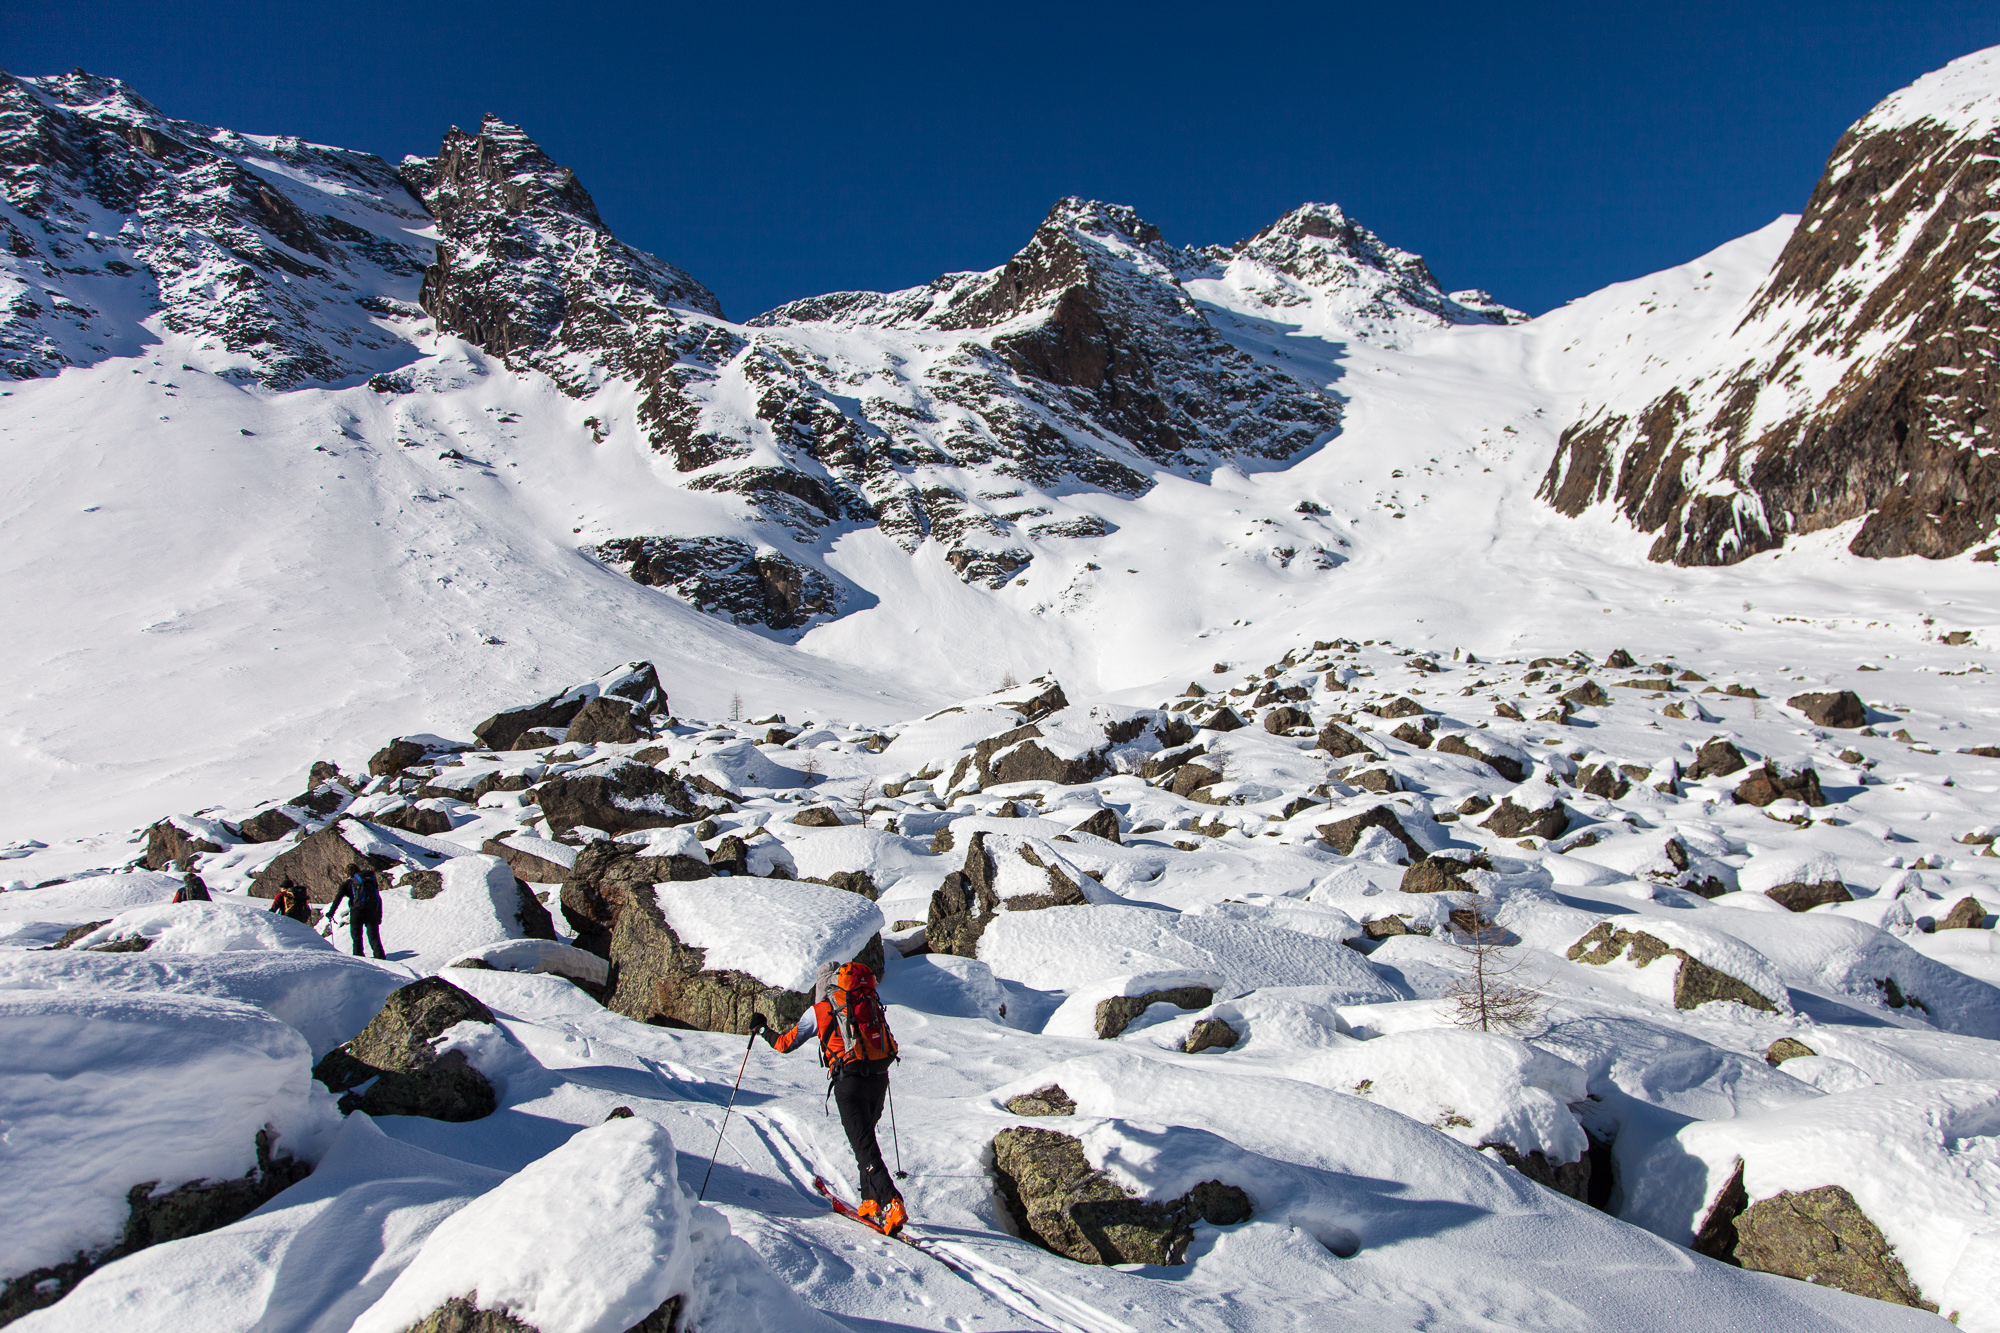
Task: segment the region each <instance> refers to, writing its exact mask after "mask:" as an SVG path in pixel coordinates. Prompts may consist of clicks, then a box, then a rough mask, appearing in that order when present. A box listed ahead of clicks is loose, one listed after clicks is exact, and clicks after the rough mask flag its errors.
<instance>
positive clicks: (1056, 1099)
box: [1006, 1083, 1076, 1116]
mask: <svg viewBox="0 0 2000 1333" xmlns="http://www.w3.org/2000/svg"><path fill="white" fill-rule="evenodd" d="M1006 1106H1007V1109H1008V1110H1009V1111H1010V1112H1012V1113H1013V1114H1015V1115H1034V1116H1048V1115H1075V1114H1076V1099H1075V1098H1073V1097H1071V1096H1070V1095H1069V1094H1068V1093H1067V1092H1064V1091H1063V1090H1062V1085H1061V1084H1059V1083H1051V1084H1049V1085H1048V1086H1047V1087H1042V1088H1036V1089H1035V1090H1034V1091H1033V1092H1024V1093H1021V1094H1020V1095H1019V1096H1016V1097H1009V1098H1008V1099H1007V1102H1006Z"/></svg>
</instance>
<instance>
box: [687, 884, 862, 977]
mask: <svg viewBox="0 0 2000 1333" xmlns="http://www.w3.org/2000/svg"><path fill="white" fill-rule="evenodd" d="M653 893H654V898H655V901H657V902H658V903H659V906H660V913H661V915H662V916H664V917H665V918H666V921H667V924H668V925H669V926H671V927H672V928H673V932H674V934H675V935H676V936H678V937H679V939H680V941H681V943H682V944H685V945H687V946H689V947H690V948H695V949H702V950H705V951H706V952H707V958H706V961H705V964H704V966H705V968H706V970H708V971H711V972H719V971H723V970H725V969H727V970H731V971H737V972H743V973H747V974H748V975H750V976H752V977H755V978H756V979H757V980H758V981H761V982H763V983H764V984H765V985H767V986H776V987H780V988H782V989H784V990H791V991H807V992H810V991H811V990H812V986H813V974H814V973H815V972H817V971H818V970H819V965H820V964H821V963H829V962H839V963H844V962H846V961H847V960H848V959H850V958H852V957H854V956H855V955H856V954H858V953H860V952H861V950H862V949H863V948H865V947H866V946H867V944H868V942H869V941H870V940H871V939H873V938H874V937H875V935H876V934H877V933H878V932H879V931H880V930H881V929H882V926H883V921H882V913H881V910H880V909H878V908H877V907H876V906H875V904H874V903H871V902H869V901H868V900H867V899H866V898H863V897H861V896H860V895H858V894H853V893H848V892H846V891H845V890H842V889H836V888H831V887H829V886H827V885H825V884H812V883H807V882H803V881H794V880H783V879H756V878H752V877H750V876H744V875H739V876H737V877H735V878H733V879H723V880H692V881H688V882H683V883H672V884H656V885H654V886H653Z"/></svg>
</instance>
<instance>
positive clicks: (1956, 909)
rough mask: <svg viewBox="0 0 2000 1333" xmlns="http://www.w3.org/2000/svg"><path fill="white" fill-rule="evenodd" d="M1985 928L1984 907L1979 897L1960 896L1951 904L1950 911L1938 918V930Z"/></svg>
mask: <svg viewBox="0 0 2000 1333" xmlns="http://www.w3.org/2000/svg"><path fill="white" fill-rule="evenodd" d="M1985 928H1986V907H1985V905H1984V904H1982V903H1981V902H1980V901H1979V899H1977V898H1973V897H1970V896H1967V897H1964V898H1960V899H1959V900H1958V901H1957V902H1956V903H1954V904H1953V905H1952V909H1951V911H1949V912H1947V913H1945V914H1944V915H1943V916H1941V917H1939V918H1938V923H1937V929H1939V930H1983V929H1985Z"/></svg>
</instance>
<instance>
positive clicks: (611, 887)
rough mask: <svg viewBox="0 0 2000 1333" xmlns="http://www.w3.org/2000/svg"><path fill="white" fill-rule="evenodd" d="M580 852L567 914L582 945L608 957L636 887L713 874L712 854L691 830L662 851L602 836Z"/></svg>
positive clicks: (568, 886)
mask: <svg viewBox="0 0 2000 1333" xmlns="http://www.w3.org/2000/svg"><path fill="white" fill-rule="evenodd" d="M675 832H684V830H675ZM575 857H576V859H575V860H574V862H572V864H571V865H570V867H569V869H568V870H567V872H565V874H564V875H563V880H562V898H561V903H562V913H563V919H564V920H565V921H567V922H568V923H569V928H570V929H571V930H572V931H573V932H575V934H576V942H577V945H578V946H579V947H580V948H584V949H588V950H590V951H591V952H593V953H597V954H601V955H603V956H604V957H607V958H608V957H610V956H611V955H610V949H611V932H612V929H613V927H614V926H616V924H617V921H618V916H619V914H620V913H621V912H623V911H624V910H625V909H626V907H627V906H629V905H630V903H631V902H632V900H633V899H632V894H633V893H634V892H639V891H643V890H645V889H646V888H647V887H648V886H650V885H653V884H659V883H665V882H668V881H673V880H690V879H707V878H708V877H709V863H708V859H707V857H706V856H704V855H702V851H701V844H700V843H699V842H695V841H694V838H693V835H692V834H687V836H686V839H685V841H682V842H676V843H673V844H667V845H663V846H662V847H661V851H660V854H659V855H657V856H656V855H653V854H652V849H651V847H650V846H642V845H639V844H636V843H629V842H620V841H615V840H614V841H603V840H599V841H596V842H592V843H591V844H590V845H588V846H587V847H585V848H584V849H583V850H582V851H580V852H577V853H576V854H575Z"/></svg>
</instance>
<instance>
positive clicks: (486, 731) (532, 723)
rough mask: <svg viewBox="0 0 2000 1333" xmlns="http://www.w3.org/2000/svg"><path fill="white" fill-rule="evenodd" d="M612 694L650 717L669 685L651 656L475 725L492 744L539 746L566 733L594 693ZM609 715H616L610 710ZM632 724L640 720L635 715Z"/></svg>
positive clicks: (477, 735)
mask: <svg viewBox="0 0 2000 1333" xmlns="http://www.w3.org/2000/svg"><path fill="white" fill-rule="evenodd" d="M599 697H609V698H612V699H616V700H619V701H620V702H621V703H624V704H626V705H629V706H630V707H629V709H628V717H629V716H630V715H632V714H636V715H637V716H638V717H641V718H650V717H651V716H652V715H653V714H654V713H656V712H660V711H663V710H664V709H665V707H666V704H667V696H666V691H664V690H662V689H661V688H660V678H659V675H658V674H657V673H656V672H655V671H654V670H653V664H652V663H651V662H629V663H627V664H626V665H624V666H622V667H619V668H617V669H616V670H613V671H608V672H606V673H605V674H604V675H602V676H599V677H598V678H597V679H596V680H592V681H586V682H585V683H583V684H581V685H576V686H572V687H571V688H569V689H567V690H564V691H563V692H562V693H561V694H556V695H551V696H550V697H549V698H546V699H543V700H540V701H539V702H537V703H532V704H527V705H525V706H523V707H520V708H512V709H508V710H506V711H503V712H499V713H495V714H494V715H493V716H492V717H489V718H487V719H486V720H485V721H484V722H481V723H480V724H479V725H478V726H476V727H474V728H473V729H472V735H473V738H474V739H475V740H477V741H478V742H479V744H480V747H481V748H483V749H487V750H537V749H541V748H543V747H544V746H548V745H552V744H554V743H556V742H557V741H560V740H562V739H564V733H565V732H566V731H567V730H568V728H569V726H570V724H571V722H573V721H574V720H575V719H576V716H577V714H579V713H581V712H582V711H583V709H584V706H585V705H586V704H588V703H590V702H591V701H592V700H593V699H597V698H599ZM605 716H606V720H607V721H612V720H615V719H613V718H612V717H611V716H610V715H609V714H606V715H605ZM633 725H634V726H635V727H636V726H637V725H638V724H637V722H636V721H634V723H633Z"/></svg>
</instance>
